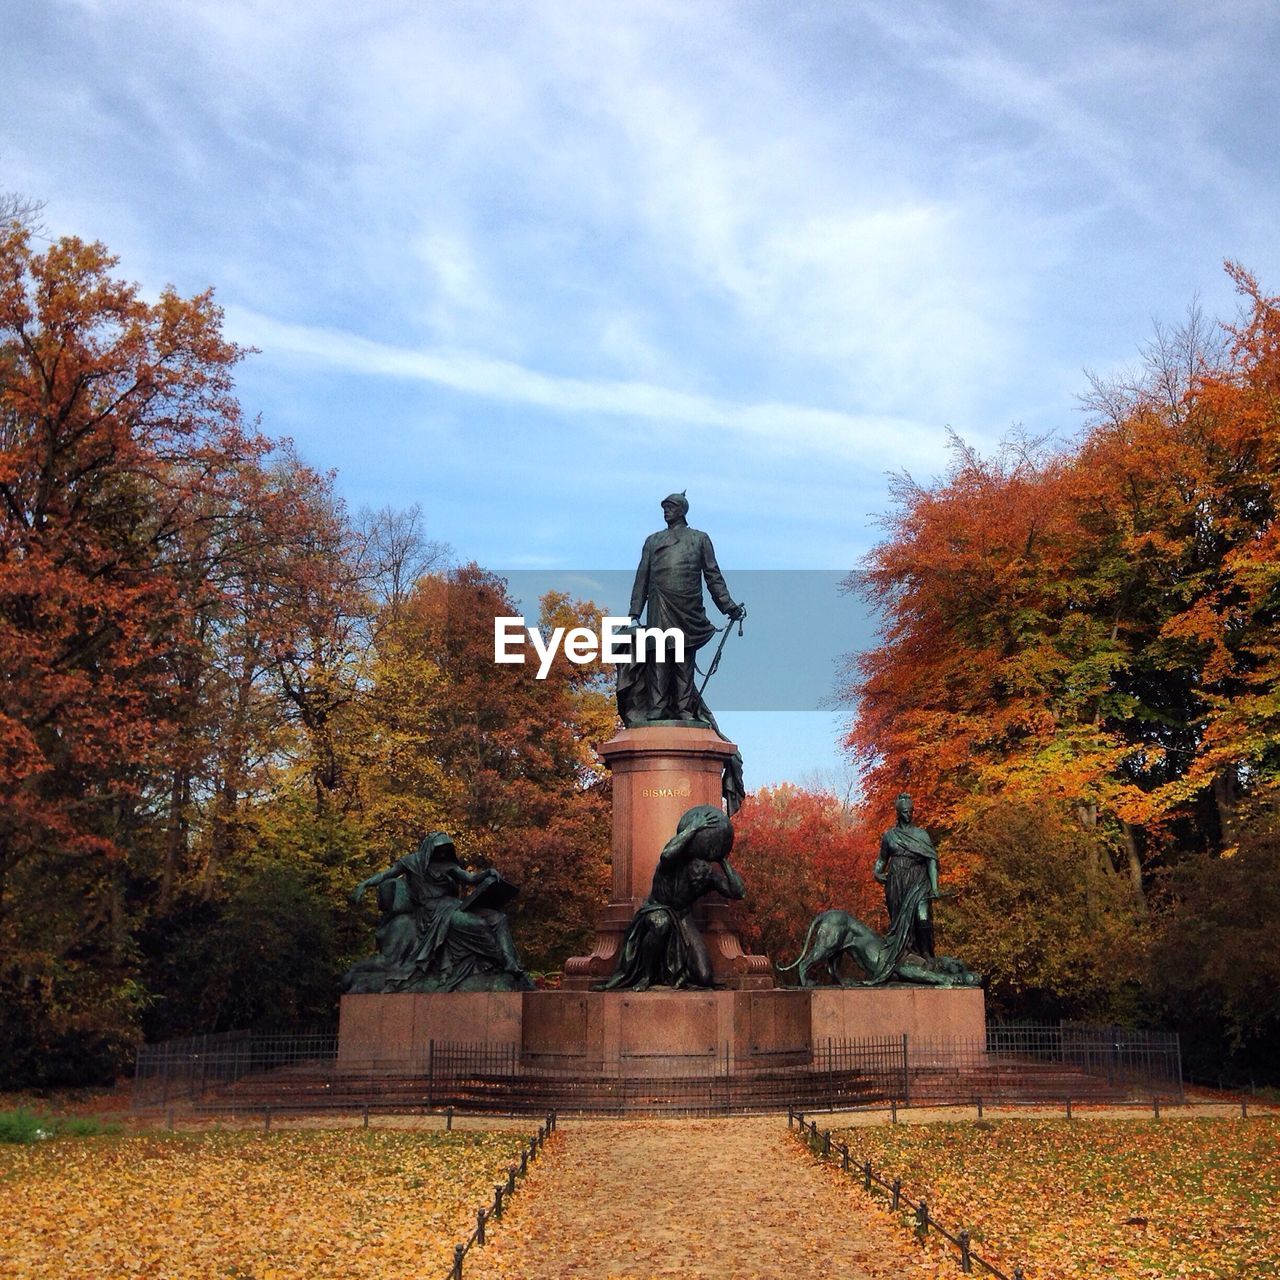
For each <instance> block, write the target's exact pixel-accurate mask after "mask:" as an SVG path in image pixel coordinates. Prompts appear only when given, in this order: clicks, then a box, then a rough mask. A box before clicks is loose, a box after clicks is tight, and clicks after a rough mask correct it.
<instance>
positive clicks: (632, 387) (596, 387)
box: [226, 307, 942, 465]
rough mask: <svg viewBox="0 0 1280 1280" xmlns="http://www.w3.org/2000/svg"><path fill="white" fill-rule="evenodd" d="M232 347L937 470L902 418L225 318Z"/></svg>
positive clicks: (932, 442)
mask: <svg viewBox="0 0 1280 1280" xmlns="http://www.w3.org/2000/svg"><path fill="white" fill-rule="evenodd" d="M226 314H227V330H228V333H229V335H230V336H231V337H233V338H234V339H235V340H236V341H238V342H240V343H242V344H244V345H246V346H253V347H257V348H258V349H259V350H261V351H263V352H265V353H266V354H267V356H268V358H271V359H277V358H279V357H280V356H281V355H282V354H291V355H294V356H301V357H304V358H306V359H308V360H312V361H315V362H317V363H319V364H321V365H324V366H326V367H328V368H330V369H334V370H338V371H342V372H347V373H356V374H362V375H366V376H373V377H383V378H396V379H407V380H411V381H417V382H426V383H431V384H434V385H436V386H439V387H442V388H445V389H447V390H449V391H453V392H459V393H462V394H464V395H468V396H475V397H479V398H481V399H484V400H490V401H496V402H502V403H507V404H516V405H525V406H528V407H530V408H534V409H538V410H545V411H550V412H553V413H559V414H573V415H602V416H605V417H609V418H623V419H638V420H642V421H644V422H647V423H650V424H656V425H665V426H669V427H672V428H681V427H687V426H701V427H714V428H719V429H721V430H723V431H725V432H727V433H730V434H732V435H734V436H736V437H738V438H739V439H740V440H741V441H742V442H743V443H746V444H749V445H752V446H753V447H755V448H757V449H762V450H764V451H766V452H776V453H785V454H791V455H793V454H797V453H800V454H805V453H808V454H811V455H816V456H819V457H820V456H825V455H830V456H832V457H834V458H840V459H841V460H850V459H853V460H857V461H863V462H865V463H867V464H868V465H902V464H905V463H910V462H919V461H922V460H926V461H934V460H936V458H937V456H938V453H939V443H940V441H941V437H942V433H941V432H940V431H938V430H936V429H932V428H929V427H926V426H924V425H922V424H921V423H919V422H915V421H912V420H909V419H906V418H900V417H891V416H888V415H874V414H854V413H841V412H838V411H834V410H830V409H822V408H814V407H811V406H806V405H797V404H786V403H735V402H733V401H727V400H721V399H717V398H715V397H712V396H705V395H698V394H694V393H690V392H687V391H680V390H674V389H671V388H669V387H663V386H660V385H657V384H654V383H648V382H640V381H622V380H610V379H587V378H574V377H562V376H555V375H551V374H546V373H541V372H539V371H537V370H535V369H529V368H525V367H523V366H521V365H518V364H515V363H513V362H511V361H508V360H500V359H496V358H494V357H492V356H489V355H486V354H483V353H480V352H475V351H467V350H463V349H458V348H434V349H426V350H413V349H409V348H405V347H396V346H391V345H389V344H386V343H381V342H374V341H371V340H370V339H367V338H362V337H360V336H358V335H356V334H352V333H344V332H339V331H335V330H330V329H320V328H314V327H309V326H305V325H297V324H290V323H287V322H283V321H278V320H273V319H271V318H269V317H267V316H264V315H260V314H257V313H255V312H252V311H248V310H245V309H243V308H239V307H229V308H227V313H226Z"/></svg>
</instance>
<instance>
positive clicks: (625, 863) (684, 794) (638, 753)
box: [564, 722, 773, 990]
mask: <svg viewBox="0 0 1280 1280" xmlns="http://www.w3.org/2000/svg"><path fill="white" fill-rule="evenodd" d="M737 749H738V748H737V747H736V746H735V745H734V744H733V743H731V742H726V741H725V740H724V739H723V738H721V737H720V736H719V735H718V734H716V733H713V732H712V731H711V730H710V729H703V728H697V727H693V726H690V725H687V724H681V723H679V722H660V723H658V724H654V725H646V726H644V727H643V728H639V729H623V730H622V731H621V732H620V733H617V734H615V735H614V737H613V738H611V739H610V740H609V741H608V742H606V743H605V744H604V746H602V747H601V748H600V754H601V755H602V756H603V757H604V761H605V764H606V765H608V767H609V769H610V770H611V771H612V773H613V892H612V895H611V897H610V901H609V905H608V906H607V907H605V909H604V911H603V912H602V913H601V916H600V919H599V921H598V922H597V925H596V941H595V946H594V947H593V948H592V951H591V954H590V955H587V956H574V957H573V958H571V959H570V960H569V961H567V962H566V964H565V968H564V974H565V987H566V988H568V989H570V990H586V989H587V988H588V987H589V986H590V985H591V983H593V982H602V981H603V980H604V979H606V978H607V977H609V975H610V974H611V973H612V972H613V969H614V965H615V964H616V962H617V958H618V950H619V948H620V947H621V945H622V937H623V934H625V933H626V931H627V926H628V925H629V924H630V923H631V917H632V916H633V915H634V914H635V912H636V908H637V907H639V905H640V904H641V903H642V902H643V901H644V899H645V898H646V897H647V896H648V893H649V888H650V885H651V884H652V883H653V872H654V868H655V867H657V865H658V855H659V854H660V853H661V852H662V848H663V845H665V844H666V842H667V841H668V840H669V839H671V837H672V836H673V835H674V834H675V830H676V823H677V822H679V820H680V817H681V815H682V814H683V813H684V812H685V811H686V810H687V809H691V808H693V806H694V805H699V804H710V805H716V806H717V807H718V806H719V805H720V804H721V803H722V800H721V790H720V779H721V775H722V773H723V771H724V764H725V761H726V760H727V759H729V758H730V757H731V756H732V755H733V754H734V753H735V752H736V751H737ZM750 891H751V886H750V885H748V886H747V892H748V893H750ZM694 917H695V919H696V920H697V921H698V926H699V928H700V930H701V932H702V935H703V937H704V938H705V940H706V943H707V950H708V952H709V953H710V956H711V969H712V972H713V973H714V975H715V979H716V981H717V982H718V983H723V984H724V985H726V986H729V987H734V988H738V989H762V988H769V987H772V986H773V971H772V968H771V966H770V964H769V961H768V959H766V957H764V956H750V955H747V954H745V953H744V952H743V950H742V944H741V942H740V941H739V939H738V936H737V934H736V933H735V932H734V931H733V928H732V926H731V924H730V923H729V918H728V907H727V905H726V904H725V903H724V902H722V901H721V900H720V899H719V898H717V897H715V896H712V897H711V898H709V899H706V900H704V901H703V902H702V903H700V904H699V905H698V906H697V907H696V908H695V910H694Z"/></svg>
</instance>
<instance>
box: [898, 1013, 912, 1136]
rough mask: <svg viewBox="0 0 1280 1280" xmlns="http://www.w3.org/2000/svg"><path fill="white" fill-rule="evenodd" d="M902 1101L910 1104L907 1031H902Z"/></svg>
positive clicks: (909, 1066)
mask: <svg viewBox="0 0 1280 1280" xmlns="http://www.w3.org/2000/svg"><path fill="white" fill-rule="evenodd" d="M902 1101H903V1102H904V1103H906V1105H907V1106H910V1105H911V1064H910V1059H909V1058H908V1057H907V1033H906V1032H905V1031H904V1032H903V1033H902ZM897 1122H898V1120H897V1108H896V1107H895V1108H894V1124H897Z"/></svg>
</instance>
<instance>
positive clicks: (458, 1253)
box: [453, 1244, 467, 1280]
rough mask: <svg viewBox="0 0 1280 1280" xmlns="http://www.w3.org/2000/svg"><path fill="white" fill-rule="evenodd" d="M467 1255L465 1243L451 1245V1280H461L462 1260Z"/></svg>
mask: <svg viewBox="0 0 1280 1280" xmlns="http://www.w3.org/2000/svg"><path fill="white" fill-rule="evenodd" d="M466 1256H467V1246H466V1245H465V1244H455V1245H454V1246H453V1280H462V1260H463V1258H465V1257H466Z"/></svg>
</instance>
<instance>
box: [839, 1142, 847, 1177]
mask: <svg viewBox="0 0 1280 1280" xmlns="http://www.w3.org/2000/svg"><path fill="white" fill-rule="evenodd" d="M840 1168H841V1169H842V1170H843V1171H844V1172H845V1173H848V1172H849V1144H848V1143H847V1142H842V1143H841V1144H840Z"/></svg>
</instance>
